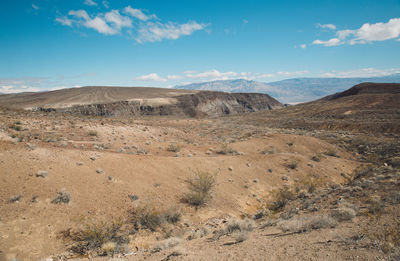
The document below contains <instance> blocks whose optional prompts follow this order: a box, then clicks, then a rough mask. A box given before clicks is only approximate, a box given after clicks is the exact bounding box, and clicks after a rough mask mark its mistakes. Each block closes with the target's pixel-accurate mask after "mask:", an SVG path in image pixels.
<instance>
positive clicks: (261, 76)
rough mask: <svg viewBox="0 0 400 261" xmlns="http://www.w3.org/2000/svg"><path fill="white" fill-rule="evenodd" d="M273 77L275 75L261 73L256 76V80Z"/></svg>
mask: <svg viewBox="0 0 400 261" xmlns="http://www.w3.org/2000/svg"><path fill="white" fill-rule="evenodd" d="M272 77H275V74H273V73H262V74H258V75H256V77H255V78H256V79H263V78H272Z"/></svg>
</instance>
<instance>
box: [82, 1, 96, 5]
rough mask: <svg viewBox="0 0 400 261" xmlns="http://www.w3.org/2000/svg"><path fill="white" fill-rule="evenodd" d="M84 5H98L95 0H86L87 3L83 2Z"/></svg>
mask: <svg viewBox="0 0 400 261" xmlns="http://www.w3.org/2000/svg"><path fill="white" fill-rule="evenodd" d="M83 3H84V4H85V5H88V6H96V5H97V3H96V2H95V1H93V0H85V2H83Z"/></svg>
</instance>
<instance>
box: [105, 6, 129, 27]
mask: <svg viewBox="0 0 400 261" xmlns="http://www.w3.org/2000/svg"><path fill="white" fill-rule="evenodd" d="M104 18H105V19H106V21H107V22H109V23H113V24H114V25H115V27H116V28H117V29H118V30H120V29H121V28H122V27H132V21H131V19H130V18H129V17H127V16H122V15H120V13H119V12H118V10H112V11H110V12H108V13H106V14H105V16H104Z"/></svg>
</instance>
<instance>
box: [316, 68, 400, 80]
mask: <svg viewBox="0 0 400 261" xmlns="http://www.w3.org/2000/svg"><path fill="white" fill-rule="evenodd" d="M396 73H400V68H391V69H376V68H362V69H356V70H349V71H330V72H326V73H323V74H322V75H321V76H322V77H337V78H349V77H350V78H351V77H379V76H388V75H392V74H396Z"/></svg>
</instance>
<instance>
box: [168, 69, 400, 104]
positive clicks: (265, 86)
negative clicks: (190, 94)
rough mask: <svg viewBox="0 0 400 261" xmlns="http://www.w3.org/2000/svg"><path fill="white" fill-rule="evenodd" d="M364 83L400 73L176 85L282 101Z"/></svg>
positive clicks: (391, 79) (396, 78)
mask: <svg viewBox="0 0 400 261" xmlns="http://www.w3.org/2000/svg"><path fill="white" fill-rule="evenodd" d="M362 82H376V83H400V74H393V75H389V76H382V77H358V78H293V79H287V80H282V81H276V82H269V83H264V82H257V81H248V80H244V79H237V80H225V81H224V80H221V81H212V82H204V83H192V84H188V85H183V86H176V87H175V88H177V89H187V90H213V91H224V92H258V93H267V94H269V95H271V96H272V97H274V98H275V99H277V100H279V101H280V102H282V103H298V102H307V101H311V100H316V99H319V98H322V97H324V96H327V95H331V94H332V93H336V92H341V91H344V90H346V89H348V88H350V87H352V86H354V85H357V84H360V83H362Z"/></svg>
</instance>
